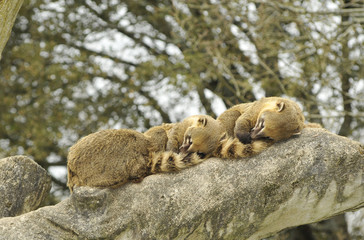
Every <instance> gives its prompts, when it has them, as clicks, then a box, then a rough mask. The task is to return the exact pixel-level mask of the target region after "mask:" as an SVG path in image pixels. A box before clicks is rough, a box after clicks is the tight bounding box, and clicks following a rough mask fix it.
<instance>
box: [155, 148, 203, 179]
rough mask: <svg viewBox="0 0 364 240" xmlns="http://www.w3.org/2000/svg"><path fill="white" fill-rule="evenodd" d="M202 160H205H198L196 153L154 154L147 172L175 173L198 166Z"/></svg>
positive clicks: (171, 152) (170, 152)
mask: <svg viewBox="0 0 364 240" xmlns="http://www.w3.org/2000/svg"><path fill="white" fill-rule="evenodd" d="M204 160H205V159H202V158H200V157H199V156H198V155H197V154H196V153H186V154H181V153H180V154H178V153H175V152H173V151H169V152H156V153H152V154H151V160H150V162H149V169H150V170H149V171H150V173H151V174H154V173H161V172H175V171H180V170H182V169H184V168H187V167H190V166H193V165H196V164H199V163H200V162H203V161H204Z"/></svg>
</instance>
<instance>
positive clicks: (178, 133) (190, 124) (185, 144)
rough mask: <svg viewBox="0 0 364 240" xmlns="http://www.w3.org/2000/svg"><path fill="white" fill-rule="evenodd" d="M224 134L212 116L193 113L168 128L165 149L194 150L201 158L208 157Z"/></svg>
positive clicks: (177, 150) (176, 150) (175, 150)
mask: <svg viewBox="0 0 364 240" xmlns="http://www.w3.org/2000/svg"><path fill="white" fill-rule="evenodd" d="M224 134H225V131H224V128H223V127H222V126H221V125H220V123H219V122H218V121H216V119H214V118H213V117H211V116H208V115H194V116H191V117H188V118H186V119H184V120H183V121H182V122H180V123H176V124H175V125H174V127H173V128H172V129H171V130H170V132H169V134H168V143H167V150H170V151H174V152H177V153H179V152H196V153H197V154H198V155H199V156H200V157H201V158H208V157H209V156H210V155H211V154H212V152H213V151H214V150H215V149H216V148H217V146H218V143H219V141H220V139H222V137H223V135H224ZM191 139H193V141H191ZM187 150H188V151H187Z"/></svg>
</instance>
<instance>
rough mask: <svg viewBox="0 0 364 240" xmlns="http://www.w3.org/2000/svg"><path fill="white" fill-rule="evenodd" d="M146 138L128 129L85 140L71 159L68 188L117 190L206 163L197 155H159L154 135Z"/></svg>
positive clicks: (160, 152)
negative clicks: (147, 177)
mask: <svg viewBox="0 0 364 240" xmlns="http://www.w3.org/2000/svg"><path fill="white" fill-rule="evenodd" d="M155 130H156V129H154V130H153V131H155ZM159 130H160V129H159ZM146 135H147V136H146ZM146 135H144V134H142V133H139V132H137V131H134V130H128V129H119V130H117V129H108V130H102V131H99V132H96V133H92V134H90V135H87V136H85V137H83V138H81V139H80V140H79V141H78V142H77V143H76V144H74V145H73V146H72V147H71V148H70V150H69V153H68V157H67V169H68V181H67V185H68V187H69V188H70V190H71V192H72V191H73V188H74V186H76V185H77V186H90V187H110V188H116V187H119V186H121V185H123V184H125V183H126V182H130V181H132V182H139V181H141V180H142V179H143V178H144V177H146V176H148V175H150V174H154V173H159V172H166V171H167V172H170V171H176V170H181V169H183V168H186V167H188V166H190V165H194V164H197V163H199V162H201V161H202V160H201V159H200V158H199V157H198V155H197V154H195V153H188V154H177V153H175V152H172V151H169V152H165V151H155V150H156V149H158V147H159V146H160V145H159V144H154V143H153V139H154V137H153V134H152V132H149V133H148V134H146Z"/></svg>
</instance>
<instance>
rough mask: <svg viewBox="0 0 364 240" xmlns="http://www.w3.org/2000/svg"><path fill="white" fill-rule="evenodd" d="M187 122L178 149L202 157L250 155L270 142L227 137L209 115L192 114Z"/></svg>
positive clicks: (217, 122) (241, 156) (259, 150)
mask: <svg viewBox="0 0 364 240" xmlns="http://www.w3.org/2000/svg"><path fill="white" fill-rule="evenodd" d="M189 123H190V124H191V126H189V127H188V128H187V129H186V131H185V133H184V140H183V143H182V145H181V146H180V148H179V150H180V152H181V153H197V155H198V156H199V157H200V158H202V159H206V158H209V157H218V158H230V159H237V158H243V157H250V156H253V155H255V154H257V153H259V152H261V151H263V150H264V149H265V148H267V147H268V146H270V145H271V144H272V141H271V140H269V139H264V140H258V141H254V142H253V143H251V144H243V143H241V142H239V140H238V139H237V138H232V137H229V136H228V135H227V133H226V131H225V128H224V127H223V126H222V125H221V123H220V122H219V121H217V120H215V119H214V118H212V117H209V116H205V115H198V116H194V122H192V123H191V122H189Z"/></svg>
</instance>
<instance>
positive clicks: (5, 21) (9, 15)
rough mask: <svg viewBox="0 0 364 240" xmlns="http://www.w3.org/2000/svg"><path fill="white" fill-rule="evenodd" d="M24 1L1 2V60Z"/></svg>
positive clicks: (4, 0) (10, 0)
mask: <svg viewBox="0 0 364 240" xmlns="http://www.w3.org/2000/svg"><path fill="white" fill-rule="evenodd" d="M22 4H23V0H2V1H0V60H1V53H2V52H3V49H4V47H5V45H6V42H7V41H8V39H9V37H10V33H11V29H12V28H13V24H14V21H15V18H16V15H17V14H18V11H19V9H20V7H21V5H22Z"/></svg>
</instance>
